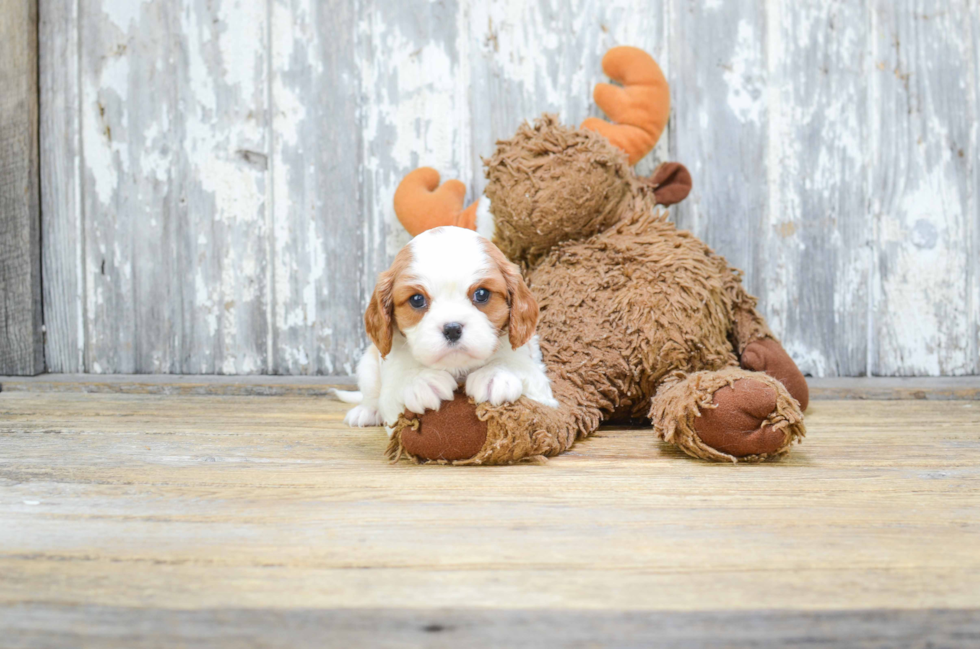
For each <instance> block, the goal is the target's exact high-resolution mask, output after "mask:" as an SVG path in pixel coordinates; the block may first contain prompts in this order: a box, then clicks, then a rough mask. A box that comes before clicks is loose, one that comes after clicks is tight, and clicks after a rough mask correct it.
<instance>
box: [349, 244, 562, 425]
mask: <svg viewBox="0 0 980 649" xmlns="http://www.w3.org/2000/svg"><path fill="white" fill-rule="evenodd" d="M537 322H538V304H537V302H535V301H534V297H533V296H532V295H531V291H530V290H529V289H528V287H527V284H525V283H524V279H523V278H522V277H521V274H520V272H519V271H518V269H517V267H516V266H515V265H514V264H512V263H511V262H509V261H508V260H507V259H506V258H505V257H504V255H503V253H501V252H500V250H498V249H497V247H496V246H495V245H493V244H492V243H490V241H489V240H487V239H485V238H484V237H482V236H480V235H479V234H477V233H476V232H474V231H472V230H468V229H465V228H459V227H454V226H444V227H439V228H433V229H432V230H427V231H426V232H423V233H422V234H420V235H418V236H417V237H415V238H414V239H412V240H411V241H410V242H409V243H408V245H406V246H405V247H404V248H402V249H401V251H399V253H398V254H397V255H396V256H395V261H394V263H392V265H391V268H389V269H388V270H387V271H385V272H383V273H381V275H380V276H379V278H378V283H377V286H375V289H374V295H373V296H372V297H371V303H370V305H369V306H368V308H367V312H366V313H365V314H364V324H365V326H366V328H367V333H368V336H370V338H371V340H372V342H373V343H374V344H372V345H370V346H369V347H368V348H367V350H366V351H365V352H364V355H363V356H362V357H361V360H360V361H359V362H358V364H357V383H358V387H359V388H360V391H359V392H344V391H339V390H338V391H336V395H337V397H338V398H340V399H341V400H343V401H346V402H348V403H359V405H358V406H356V407H354V408H352V409H351V410H350V411H349V412H348V413H347V417H346V418H345V419H344V421H345V422H347V424H348V425H350V426H379V425H381V424H384V425H385V427H386V428H387V429H388V433H389V435H390V434H391V427H392V426H393V425H394V423H395V421H396V420H397V419H398V416H399V415H400V414H401V413H402V412H404V411H405V410H406V409H407V410H410V411H412V412H415V413H418V414H422V413H423V412H425V411H426V410H438V409H439V405H440V404H441V403H442V401H444V400H450V399H452V398H453V392H454V391H455V390H456V389H457V388H458V387H459V386H460V385H461V384H463V385H465V390H466V394H467V395H469V396H470V397H472V398H473V399H474V400H475V401H476V402H477V403H481V402H484V401H489V402H490V403H492V404H493V405H499V404H502V403H509V402H513V401H516V400H517V399H518V398H519V397H520V396H521V395H524V396H526V397H528V398H529V399H533V400H535V401H538V402H540V403H543V404H545V405H548V406H551V407H557V406H558V402H557V401H555V399H554V397H553V396H552V394H551V383H550V381H549V380H548V377H547V375H546V374H545V370H544V364H543V363H542V362H541V351H540V349H539V348H538V340H537V336H535V335H534V328H535V326H536V325H537Z"/></svg>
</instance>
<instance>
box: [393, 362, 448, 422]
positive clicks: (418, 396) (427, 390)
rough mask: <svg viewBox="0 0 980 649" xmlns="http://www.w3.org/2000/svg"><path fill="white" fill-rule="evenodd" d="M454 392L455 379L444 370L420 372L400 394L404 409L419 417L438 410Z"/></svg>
mask: <svg viewBox="0 0 980 649" xmlns="http://www.w3.org/2000/svg"><path fill="white" fill-rule="evenodd" d="M455 391H456V379H455V378H453V375H452V374H450V373H449V372H447V371H445V370H432V369H424V370H420V371H419V372H418V373H416V374H415V376H413V377H412V378H411V379H410V380H409V382H408V385H406V386H405V390H404V392H403V393H402V399H403V401H404V403H405V407H406V408H408V409H409V410H411V411H412V412H414V413H417V414H419V415H421V414H423V413H425V411H426V410H438V409H439V405H440V404H441V403H442V402H443V401H450V400H452V398H453V392H455Z"/></svg>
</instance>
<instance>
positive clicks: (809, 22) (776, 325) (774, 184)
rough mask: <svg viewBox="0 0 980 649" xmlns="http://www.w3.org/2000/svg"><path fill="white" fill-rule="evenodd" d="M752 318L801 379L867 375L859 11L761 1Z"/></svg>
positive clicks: (864, 10)
mask: <svg viewBox="0 0 980 649" xmlns="http://www.w3.org/2000/svg"><path fill="white" fill-rule="evenodd" d="M767 7H768V14H767V16H766V21H767V25H768V29H767V33H768V35H769V39H770V40H769V42H768V58H769V70H770V74H771V75H772V76H771V78H770V80H769V91H768V100H767V104H768V108H769V118H768V122H767V129H768V145H767V148H768V157H767V164H768V168H767V178H766V185H767V187H768V192H769V207H768V211H767V214H766V218H765V223H764V226H763V227H762V229H761V230H760V231H758V232H756V233H755V234H756V235H757V236H761V237H762V239H763V247H762V248H761V249H760V250H759V251H758V252H759V254H760V256H759V258H758V260H757V261H758V273H759V274H760V275H761V277H762V278H763V282H762V283H761V284H760V286H762V287H764V289H763V290H762V292H761V294H760V297H761V308H762V310H763V311H764V312H765V313H766V315H767V317H768V319H769V325H770V326H771V327H772V328H773V330H774V331H777V332H779V334H778V335H779V336H780V337H782V339H783V341H784V344H785V345H786V347H787V350H788V351H789V353H790V355H791V356H793V357H794V358H795V359H796V362H797V363H798V364H799V365H800V368H801V369H802V370H803V371H804V372H806V373H808V374H812V375H815V376H856V375H862V374H866V373H867V363H868V327H869V323H868V314H869V309H870V304H871V303H870V298H871V296H870V294H869V288H870V281H871V261H872V257H871V255H872V251H871V246H872V245H873V243H872V238H873V236H874V235H873V228H872V221H871V218H870V216H869V215H868V214H867V204H868V178H867V174H866V169H867V155H868V153H869V152H868V150H867V145H866V143H867V141H868V138H869V130H868V113H869V111H868V110H867V106H868V89H867V87H868V82H867V78H868V75H869V74H871V73H872V70H871V61H870V59H869V56H868V48H869V40H870V38H869V29H868V27H869V21H868V16H869V7H868V6H867V5H866V3H865V2H844V3H840V2H834V3H831V2H770V3H768V4H767Z"/></svg>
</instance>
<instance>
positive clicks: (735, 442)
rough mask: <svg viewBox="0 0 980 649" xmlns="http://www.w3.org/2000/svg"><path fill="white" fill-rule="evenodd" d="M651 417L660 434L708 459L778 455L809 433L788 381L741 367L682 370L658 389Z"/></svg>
mask: <svg viewBox="0 0 980 649" xmlns="http://www.w3.org/2000/svg"><path fill="white" fill-rule="evenodd" d="M650 419H651V420H652V422H653V428H654V432H656V434H657V436H658V437H660V439H663V440H664V441H666V442H669V443H671V444H675V445H676V446H678V447H679V448H680V449H681V450H683V451H684V452H685V453H687V454H688V455H693V456H695V457H700V458H703V459H706V460H717V461H729V462H735V461H737V460H750V461H759V460H765V459H768V458H772V457H778V456H780V455H784V454H785V453H787V452H789V447H790V445H791V444H792V443H793V442H794V441H797V440H799V439H800V438H802V437H803V436H804V435H805V434H806V429H805V428H804V426H803V413H802V412H801V411H800V407H799V405H798V404H797V402H796V400H795V399H793V397H792V396H790V394H789V392H788V391H787V389H786V388H785V387H784V386H783V384H782V383H780V382H779V381H777V380H776V379H774V378H772V377H771V376H769V375H767V374H764V373H762V372H749V371H746V370H744V369H741V368H737V367H726V368H723V369H721V370H714V371H706V372H694V373H692V374H686V375H685V374H682V373H678V374H677V375H675V376H674V377H673V378H672V379H670V380H668V381H666V382H665V383H664V384H663V385H662V386H661V387H660V389H659V390H658V391H657V394H656V396H654V398H653V403H652V407H651V409H650Z"/></svg>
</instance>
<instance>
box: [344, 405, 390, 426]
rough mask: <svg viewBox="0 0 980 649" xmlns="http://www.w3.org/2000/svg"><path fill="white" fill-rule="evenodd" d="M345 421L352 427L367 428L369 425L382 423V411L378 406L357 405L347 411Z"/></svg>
mask: <svg viewBox="0 0 980 649" xmlns="http://www.w3.org/2000/svg"><path fill="white" fill-rule="evenodd" d="M344 423H345V424H347V425H348V426H350V427H351V428H366V427H368V426H380V425H381V423H382V422H381V413H379V412H378V409H377V408H372V407H371V406H365V405H360V406H355V407H353V408H351V409H350V410H348V411H347V416H346V417H344Z"/></svg>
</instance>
